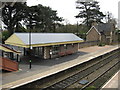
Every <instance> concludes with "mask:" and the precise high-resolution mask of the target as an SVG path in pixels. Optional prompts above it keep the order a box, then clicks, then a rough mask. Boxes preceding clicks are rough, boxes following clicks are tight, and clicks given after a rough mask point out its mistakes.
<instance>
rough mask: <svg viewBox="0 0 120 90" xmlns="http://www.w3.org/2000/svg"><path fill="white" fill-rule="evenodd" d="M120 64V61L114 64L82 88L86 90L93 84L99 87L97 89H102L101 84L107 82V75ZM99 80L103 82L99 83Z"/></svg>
mask: <svg viewBox="0 0 120 90" xmlns="http://www.w3.org/2000/svg"><path fill="white" fill-rule="evenodd" d="M119 65H120V61H118V62H116V63H115V64H114V65H112V66H111V67H110V68H108V69H107V70H106V71H104V72H103V73H101V74H100V75H99V76H98V77H96V78H95V79H93V80H92V81H91V82H89V83H88V84H87V85H85V86H83V87H82V88H81V89H80V90H86V89H87V88H90V87H91V86H94V87H95V88H96V87H97V90H100V88H101V86H102V85H103V84H104V83H105V82H106V81H105V77H107V75H108V74H109V73H110V71H112V72H113V71H114V72H116V68H118V66H119ZM101 81H102V82H101ZM98 82H101V83H99V84H98Z"/></svg>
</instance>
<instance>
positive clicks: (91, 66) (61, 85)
mask: <svg viewBox="0 0 120 90" xmlns="http://www.w3.org/2000/svg"><path fill="white" fill-rule="evenodd" d="M119 50H120V49H116V50H114V51H111V52H109V53H107V54H105V55H101V56H99V57H97V58H94V59H93V60H90V61H88V62H85V63H83V64H81V65H78V66H75V67H73V68H70V69H69V70H65V71H64V72H65V73H67V74H66V75H68V74H70V75H69V76H67V77H66V78H64V79H60V80H58V79H57V78H59V77H58V76H61V77H62V76H65V74H64V73H63V72H62V74H61V72H60V73H58V74H59V75H58V74H57V75H58V76H57V75H56V74H55V75H53V78H52V79H54V81H56V82H52V80H51V79H49V78H50V77H51V76H49V77H47V80H46V79H42V80H37V81H35V82H32V83H29V84H27V85H24V86H21V87H18V88H16V89H19V88H36V87H38V86H40V87H38V88H39V89H43V90H51V89H53V90H54V89H55V90H56V89H57V90H61V89H66V88H67V87H69V86H70V85H72V84H74V83H77V82H78V81H79V80H80V79H83V78H85V77H87V76H88V75H90V74H92V73H93V72H95V71H97V70H98V69H100V68H101V67H103V66H105V65H106V64H108V63H109V62H111V61H113V60H114V59H115V58H118V56H119V53H120V51H119ZM96 60H97V61H96ZM79 66H80V67H85V68H83V69H78V68H80V67H79ZM76 67H77V68H76ZM77 69H78V70H77ZM75 70H77V71H75ZM69 72H75V73H74V74H71V73H69ZM46 82H50V83H51V84H49V85H47V84H46ZM41 84H45V85H43V87H42V85H41ZM91 84H92V83H91ZM89 86H90V84H89ZM89 86H86V87H85V86H84V87H85V88H87V87H89ZM84 87H83V89H85V88H84Z"/></svg>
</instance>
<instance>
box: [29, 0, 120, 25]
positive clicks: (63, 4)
mask: <svg viewBox="0 0 120 90" xmlns="http://www.w3.org/2000/svg"><path fill="white" fill-rule="evenodd" d="M75 1H76V0H34V1H33V0H27V5H29V6H33V5H37V4H42V5H43V6H49V7H51V8H52V9H53V10H57V13H58V16H60V17H63V18H64V19H66V20H67V22H69V23H71V24H75V23H77V21H80V19H75V17H74V16H75V15H77V14H78V13H79V11H78V10H76V4H75ZM97 1H98V2H100V3H99V5H100V8H101V11H102V12H103V13H105V12H107V11H109V12H111V13H112V14H113V16H114V18H118V2H119V1H120V0H97Z"/></svg>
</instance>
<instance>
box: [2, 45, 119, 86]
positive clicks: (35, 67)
mask: <svg viewBox="0 0 120 90" xmlns="http://www.w3.org/2000/svg"><path fill="white" fill-rule="evenodd" d="M117 48H119V47H118V45H115V46H107V45H106V46H103V47H98V46H92V47H87V48H81V49H79V52H77V53H75V54H72V55H68V56H64V57H60V58H55V59H50V60H49V59H48V60H41V59H40V58H31V60H32V68H31V69H29V62H28V61H29V59H28V58H27V57H23V58H22V60H21V62H20V64H19V68H20V69H19V70H18V71H16V72H3V73H0V74H1V76H2V85H0V88H16V87H19V86H22V85H24V84H27V83H30V82H33V81H36V80H38V79H42V78H44V77H47V76H50V75H52V74H55V73H58V72H60V71H63V70H66V69H68V68H71V67H74V66H76V65H79V64H81V63H83V62H86V61H89V60H91V59H93V58H95V57H98V56H100V55H103V54H106V53H108V52H110V51H113V50H115V49H117Z"/></svg>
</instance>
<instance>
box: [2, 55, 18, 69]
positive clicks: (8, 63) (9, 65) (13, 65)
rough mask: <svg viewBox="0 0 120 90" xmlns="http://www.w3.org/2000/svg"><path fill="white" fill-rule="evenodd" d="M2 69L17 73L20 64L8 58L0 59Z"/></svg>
mask: <svg viewBox="0 0 120 90" xmlns="http://www.w3.org/2000/svg"><path fill="white" fill-rule="evenodd" d="M0 69H3V70H7V71H17V70H18V63H17V62H15V61H12V60H10V59H8V58H3V57H0Z"/></svg>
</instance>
